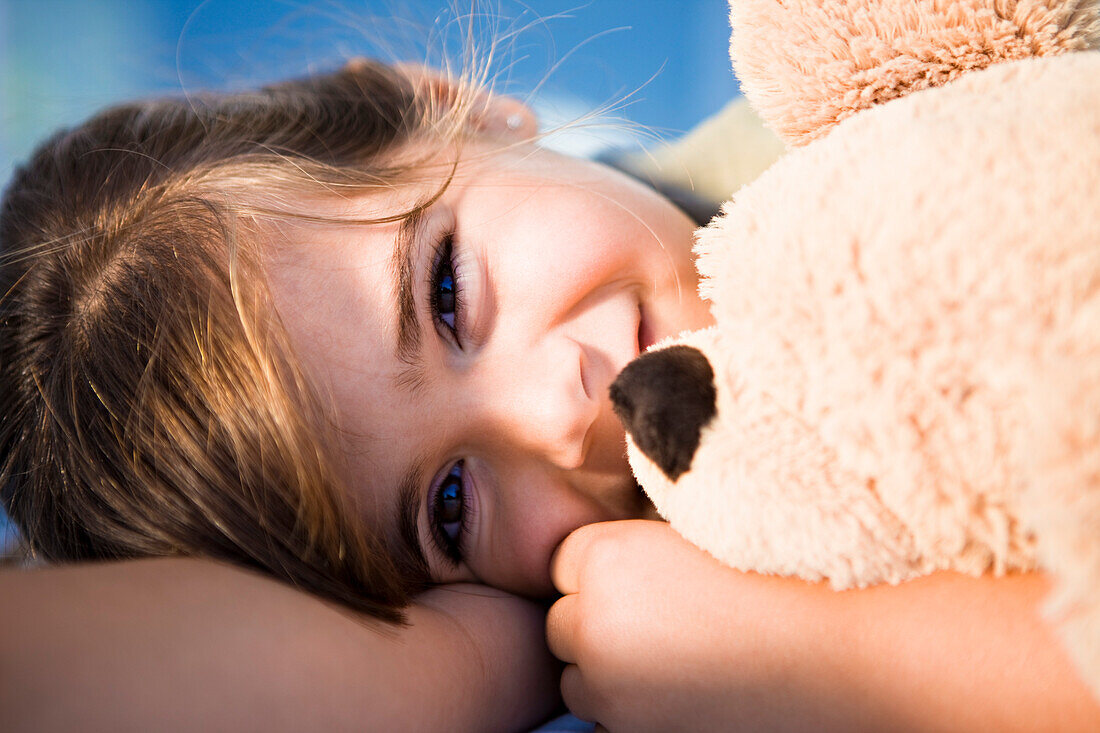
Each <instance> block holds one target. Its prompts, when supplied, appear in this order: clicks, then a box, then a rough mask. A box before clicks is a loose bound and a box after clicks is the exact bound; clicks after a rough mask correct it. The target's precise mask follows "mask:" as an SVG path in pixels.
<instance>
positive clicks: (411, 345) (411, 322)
mask: <svg viewBox="0 0 1100 733" xmlns="http://www.w3.org/2000/svg"><path fill="white" fill-rule="evenodd" d="M423 223H424V216H423V210H419V211H414V212H413V213H412V214H410V215H409V216H407V217H406V218H405V219H404V221H402V222H401V227H400V228H399V229H398V231H397V241H396V242H395V244H394V248H393V257H392V259H391V261H390V268H391V271H393V272H395V273H396V275H397V347H396V350H395V353H394V356H395V358H396V359H397V360H398V361H399V362H401V363H402V364H405V365H407V367H408V368H407V369H404V370H402V371H401V373H400V374H399V375H398V377H397V380H396V383H397V386H398V387H400V388H402V389H406V390H409V391H413V392H415V391H416V387H417V386H418V385H420V384H423V381H424V375H423V371H424V364H423V359H422V358H421V353H420V341H421V338H420V319H419V318H418V317H417V308H416V288H415V287H414V282H415V280H416V276H415V275H416V256H415V255H416V252H417V251H418V247H417V244H418V243H419V242H420V241H421V239H422V237H423V234H424V232H423V229H424V227H423Z"/></svg>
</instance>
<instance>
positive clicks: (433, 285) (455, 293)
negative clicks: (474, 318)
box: [428, 236, 460, 342]
mask: <svg viewBox="0 0 1100 733" xmlns="http://www.w3.org/2000/svg"><path fill="white" fill-rule="evenodd" d="M428 287H429V300H430V303H431V310H432V318H433V319H435V321H436V322H437V323H441V324H443V327H444V328H446V329H447V331H449V332H450V334H451V335H452V336H453V337H454V339H455V341H456V342H457V341H458V309H459V305H460V303H459V288H458V278H457V276H456V275H455V263H454V237H453V236H448V237H446V238H445V239H444V240H443V241H442V242H440V244H439V246H438V247H437V248H436V255H435V264H434V265H433V266H432V275H431V282H430V283H429V285H428Z"/></svg>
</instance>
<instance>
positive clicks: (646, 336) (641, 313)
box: [638, 304, 656, 354]
mask: <svg viewBox="0 0 1100 733" xmlns="http://www.w3.org/2000/svg"><path fill="white" fill-rule="evenodd" d="M655 340H656V339H655V338H654V336H653V330H652V329H651V328H650V326H649V323H648V322H647V321H646V317H645V308H643V307H642V305H641V304H638V353H639V354H644V353H645V352H646V349H648V348H649V347H650V346H652V345H653V344H654V342H655Z"/></svg>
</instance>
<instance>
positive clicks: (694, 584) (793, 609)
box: [547, 520, 827, 731]
mask: <svg viewBox="0 0 1100 733" xmlns="http://www.w3.org/2000/svg"><path fill="white" fill-rule="evenodd" d="M551 572H552V575H553V579H554V583H555V585H556V586H557V587H558V590H559V591H561V592H562V593H565V594H566V595H565V596H564V597H563V598H561V599H560V600H559V601H558V602H557V603H555V604H554V606H553V607H552V608H551V609H550V613H549V616H548V617H547V637H548V640H549V644H550V649H551V651H553V652H554V654H555V655H556V656H558V657H559V658H560V659H562V660H563V661H565V662H566V663H567V664H568V665H569V666H568V667H566V669H565V672H564V673H563V674H562V680H561V689H562V696H563V697H564V699H565V703H566V704H567V705H568V706H569V709H570V710H572V711H573V713H574V714H575V715H577V716H578V717H581V718H585V719H587V720H594V721H598V722H599V723H600V724H601V725H603V726H604V727H606V728H608V729H609V730H611V731H618V730H624V731H644V730H678V729H692V730H700V729H707V728H729V726H730V725H731V724H732V723H733V722H737V724H738V726H739V727H744V728H746V729H759V728H769V729H775V728H776V727H784V726H791V725H796V724H797V722H798V721H799V720H804V721H805V722H811V721H810V719H803V718H800V717H799V716H800V709H801V705H800V701H806V702H808V701H810V700H812V699H814V698H815V696H816V695H817V693H818V689H819V685H817V683H816V679H817V675H818V674H819V672H820V670H821V667H820V664H819V663H818V666H816V667H814V665H813V664H810V663H809V662H810V661H811V660H813V659H814V657H820V656H821V655H820V654H818V653H817V650H818V649H820V646H821V644H822V643H823V642H824V641H825V640H823V639H820V638H817V634H816V631H815V627H818V626H820V624H818V623H817V622H816V621H815V620H814V618H813V613H812V612H811V608H810V607H807V606H806V605H805V603H806V600H807V599H806V595H807V594H810V595H820V594H821V591H825V589H823V588H818V587H817V586H810V585H808V584H805V583H801V582H798V581H791V580H784V579H778V578H764V577H760V576H755V575H746V574H743V573H739V572H736V571H734V570H731V569H729V568H727V567H725V566H723V565H721V564H720V563H719V562H718V561H716V560H715V559H714V558H712V557H711V556H710V555H707V554H706V553H704V552H703V551H702V550H699V549H697V548H696V547H694V546H693V545H691V544H690V543H688V542H687V541H686V540H684V539H683V538H682V537H680V535H678V534H677V533H676V532H675V531H674V530H673V529H672V528H671V527H670V526H669V525H667V524H665V523H663V522H653V521H643V520H634V521H623V522H605V523H601V524H592V525H588V526H585V527H582V528H580V529H578V530H577V531H575V532H573V533H572V534H571V535H570V536H569V537H567V538H566V540H565V541H564V542H563V543H562V545H561V547H560V548H559V549H558V551H557V553H556V555H555V557H554V560H553V563H552V569H551ZM826 592H827V591H826ZM811 668H813V672H811V673H809V674H807V670H809V669H811ZM813 722H820V721H818V720H816V719H815V720H813Z"/></svg>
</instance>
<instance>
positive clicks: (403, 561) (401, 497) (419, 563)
mask: <svg viewBox="0 0 1100 733" xmlns="http://www.w3.org/2000/svg"><path fill="white" fill-rule="evenodd" d="M422 463H423V462H422V461H420V460H417V461H414V462H413V463H412V465H411V466H409V468H408V470H407V471H405V473H404V475H403V476H402V478H401V483H400V484H399V485H398V489H397V522H398V536H399V537H400V538H401V544H400V545H399V547H398V548H397V553H398V554H399V555H400V557H399V560H398V562H399V563H400V566H401V567H412V568H417V569H418V570H420V571H421V572H422V573H423V574H424V576H425V577H426V576H427V575H428V574H429V565H428V559H427V558H426V557H424V546H423V544H421V542H420V522H419V521H418V518H419V516H420V485H421V484H420V474H421V473H422V471H421V467H422Z"/></svg>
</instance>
